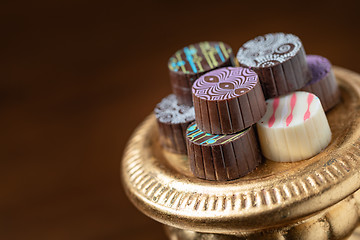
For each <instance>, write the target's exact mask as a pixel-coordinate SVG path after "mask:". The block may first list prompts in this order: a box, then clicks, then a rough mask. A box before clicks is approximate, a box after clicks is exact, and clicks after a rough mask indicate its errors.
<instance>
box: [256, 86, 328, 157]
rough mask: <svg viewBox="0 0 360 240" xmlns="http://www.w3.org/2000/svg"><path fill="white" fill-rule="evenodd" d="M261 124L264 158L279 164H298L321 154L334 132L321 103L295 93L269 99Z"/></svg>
mask: <svg viewBox="0 0 360 240" xmlns="http://www.w3.org/2000/svg"><path fill="white" fill-rule="evenodd" d="M266 102H267V111H266V114H265V116H264V117H263V118H262V119H261V120H260V121H259V122H258V123H257V130H258V136H259V140H260V145H261V150H262V153H263V155H264V156H265V157H266V158H268V159H270V160H273V161H277V162H296V161H299V160H303V159H307V158H310V157H312V156H315V155H316V154H318V153H319V152H320V151H321V150H322V149H324V148H325V147H326V146H327V145H328V144H329V143H330V141H331V130H330V127H329V123H328V121H327V119H326V116H325V113H324V110H323V108H322V106H321V103H320V100H319V98H318V97H316V96H315V95H314V94H312V93H307V92H294V93H291V94H288V95H285V96H282V97H277V98H273V99H269V100H267V101H266Z"/></svg>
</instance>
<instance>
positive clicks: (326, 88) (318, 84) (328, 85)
mask: <svg viewBox="0 0 360 240" xmlns="http://www.w3.org/2000/svg"><path fill="white" fill-rule="evenodd" d="M306 59H307V63H308V66H309V69H310V70H311V73H312V79H311V81H310V82H309V83H308V84H307V85H306V86H305V87H303V88H302V89H301V90H302V91H306V92H310V93H313V94H315V95H316V96H317V97H318V98H319V99H320V102H321V104H322V106H323V108H324V111H325V112H326V111H328V110H330V109H331V108H333V107H334V106H335V105H336V104H337V103H338V102H339V101H340V91H339V87H338V85H337V82H336V78H335V75H334V73H333V71H332V68H331V63H330V61H329V60H328V59H326V58H324V57H321V56H318V55H307V57H306Z"/></svg>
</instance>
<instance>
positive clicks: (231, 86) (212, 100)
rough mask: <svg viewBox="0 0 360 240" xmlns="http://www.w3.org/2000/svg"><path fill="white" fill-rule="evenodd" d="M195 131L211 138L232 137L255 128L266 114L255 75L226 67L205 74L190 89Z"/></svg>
mask: <svg viewBox="0 0 360 240" xmlns="http://www.w3.org/2000/svg"><path fill="white" fill-rule="evenodd" d="M192 91H193V99H194V108H195V118H196V122H197V124H198V127H199V128H200V129H201V130H202V131H204V132H207V133H211V134H232V133H236V132H239V131H242V130H243V129H245V128H247V127H249V126H251V125H253V124H255V123H256V122H257V121H259V120H260V119H261V117H262V116H263V115H264V114H265V111H266V103H265V99H264V95H263V93H262V90H261V86H260V83H259V79H258V76H257V74H256V73H255V72H254V71H252V70H251V69H249V68H242V67H227V68H220V69H217V70H214V71H211V72H209V73H206V74H204V75H203V76H201V77H200V78H199V79H197V80H196V81H195V83H194V85H193V90H192Z"/></svg>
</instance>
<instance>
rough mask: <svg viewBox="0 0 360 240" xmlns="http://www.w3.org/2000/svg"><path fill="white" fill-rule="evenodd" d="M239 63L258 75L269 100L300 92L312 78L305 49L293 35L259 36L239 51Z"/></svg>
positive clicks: (274, 34) (271, 34) (272, 34)
mask: <svg viewBox="0 0 360 240" xmlns="http://www.w3.org/2000/svg"><path fill="white" fill-rule="evenodd" d="M237 60H238V62H239V64H240V66H243V67H250V68H251V69H253V70H254V71H255V72H256V73H257V74H258V75H259V78H260V82H261V85H262V89H263V91H264V96H265V98H266V99H268V98H273V97H277V96H280V95H284V94H287V93H289V92H293V91H295V90H298V89H301V88H302V87H304V86H305V85H306V84H307V83H308V82H309V81H310V78H311V75H310V71H309V69H308V66H307V63H306V54H305V50H304V47H303V45H302V43H301V41H300V39H299V38H298V37H297V36H295V35H292V34H285V33H269V34H266V35H264V36H259V37H256V38H255V39H253V40H250V41H248V42H246V43H245V44H244V45H243V46H242V47H241V48H240V49H239V51H238V53H237Z"/></svg>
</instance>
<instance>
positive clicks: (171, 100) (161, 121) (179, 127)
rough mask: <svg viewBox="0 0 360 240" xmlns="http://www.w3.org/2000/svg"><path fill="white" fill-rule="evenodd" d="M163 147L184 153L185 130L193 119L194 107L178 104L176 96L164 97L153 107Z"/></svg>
mask: <svg viewBox="0 0 360 240" xmlns="http://www.w3.org/2000/svg"><path fill="white" fill-rule="evenodd" d="M154 113H155V116H156V120H157V124H158V127H159V136H160V143H161V145H162V146H163V148H165V149H167V150H169V151H171V152H175V153H180V154H186V141H185V131H186V128H187V126H188V125H189V124H190V123H191V122H192V121H194V120H195V113H194V108H193V107H189V106H184V105H180V104H178V101H177V99H176V96H175V95H174V94H171V95H169V96H167V97H166V98H164V99H163V100H162V101H161V102H160V103H159V104H157V105H156V108H155V109H154Z"/></svg>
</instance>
